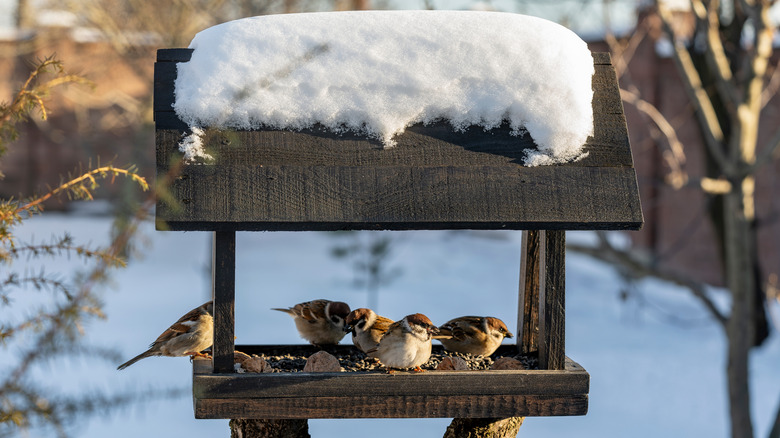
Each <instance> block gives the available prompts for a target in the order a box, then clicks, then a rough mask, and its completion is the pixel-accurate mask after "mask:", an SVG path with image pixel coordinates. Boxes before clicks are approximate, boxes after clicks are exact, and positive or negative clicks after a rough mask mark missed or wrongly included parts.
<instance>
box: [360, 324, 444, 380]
mask: <svg viewBox="0 0 780 438" xmlns="http://www.w3.org/2000/svg"><path fill="white" fill-rule="evenodd" d="M438 333H439V329H438V328H436V326H435V325H433V323H432V322H431V320H430V319H428V317H427V316H425V315H423V314H422V313H415V314H413V315H407V316H404V317H403V319H401V320H400V321H397V322H394V323H392V324H391V325H390V327H389V328H388V329H387V333H385V334H384V336H382V339H381V340H380V341H379V345H378V346H377V347H376V348H373V349H370V350H368V351H367V352H366V353H368V354H369V355H371V354H373V355H375V356H374V357H376V358H377V359H379V361H380V362H382V364H383V365H384V366H385V367H386V368H387V370H388V373H392V372H393V371H392V368H414V371H418V372H421V371H423V370H422V369H420V365H422V364H424V363H426V362H428V359H430V358H431V338H432V336H433V335H436V334H438Z"/></svg>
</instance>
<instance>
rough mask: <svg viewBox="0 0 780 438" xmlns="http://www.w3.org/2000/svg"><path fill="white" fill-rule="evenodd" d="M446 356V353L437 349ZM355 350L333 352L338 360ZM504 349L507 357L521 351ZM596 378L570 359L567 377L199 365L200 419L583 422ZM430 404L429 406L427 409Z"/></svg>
mask: <svg viewBox="0 0 780 438" xmlns="http://www.w3.org/2000/svg"><path fill="white" fill-rule="evenodd" d="M436 347H437V348H439V349H440V348H441V347H440V346H436ZM236 348H237V349H238V350H240V351H243V352H247V353H249V354H273V355H278V354H286V353H293V354H296V355H297V354H300V353H301V351H302V350H304V351H309V350H312V351H314V350H315V348H314V347H312V346H308V345H303V346H301V345H277V346H264V345H260V346H246V345H239V346H237V347H236ZM352 348H354V347H351V346H347V345H343V346H335V347H329V348H328V351H330V352H332V353H338V352H343V351H346V350H349V349H352ZM515 348H516V347H515V346H512V345H503V346H501V347H500V349H499V351H500V352H503V353H502V354H505V353H508V352H510V351H511V350H514V349H515ZM589 386H590V376H589V375H588V373H587V371H585V369H583V368H582V367H581V366H580V365H579V364H577V363H576V362H574V361H572V360H571V359H569V358H566V366H565V369H564V370H561V371H547V370H514V371H428V372H425V373H414V372H397V373H395V374H392V375H390V374H386V373H384V372H379V371H370V372H340V373H302V372H298V373H263V374H254V373H246V374H235V373H214V372H213V366H212V362H211V361H209V360H205V359H195V360H194V363H193V398H194V401H195V406H196V417H197V418H256V419H279V418H371V417H377V418H379V417H387V418H415V417H417V418H427V417H458V418H496V417H512V416H547V415H584V414H585V413H586V412H587V400H588V399H587V393H588V391H589ZM427 403H430V404H427Z"/></svg>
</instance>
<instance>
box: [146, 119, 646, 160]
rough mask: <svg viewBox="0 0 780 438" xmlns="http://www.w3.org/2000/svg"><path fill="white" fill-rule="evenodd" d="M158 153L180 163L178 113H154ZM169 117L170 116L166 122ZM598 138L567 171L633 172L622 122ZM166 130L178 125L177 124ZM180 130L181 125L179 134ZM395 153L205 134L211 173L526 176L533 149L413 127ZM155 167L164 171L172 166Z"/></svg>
mask: <svg viewBox="0 0 780 438" xmlns="http://www.w3.org/2000/svg"><path fill="white" fill-rule="evenodd" d="M157 114H158V116H157V123H158V126H157V138H156V141H157V148H158V149H161V150H162V151H165V152H166V153H165V154H164V156H166V157H169V156H173V155H177V156H180V155H181V153H179V152H178V148H179V146H178V145H179V142H180V141H181V136H182V134H183V133H184V131H185V130H186V128H182V129H178V128H176V129H169V130H166V129H162V128H161V127H160V123H162V122H164V120H163V118H164V117H168V116H170V114H173V113H157ZM166 114H167V115H166ZM599 117H600V122H599V123H598V124H597V136H595V137H591V138H589V139H588V141H587V143H586V144H585V150H586V152H588V156H587V157H586V158H584V159H582V160H580V161H576V162H573V163H567V164H566V166H567V167H632V165H633V162H632V160H631V154H630V148H629V145H628V139H627V137H626V130H625V119H624V117H623V116H622V115H616V114H605V115H601V116H599ZM166 123H181V122H180V121H179V120H178V119H175V120H174V119H171V120H168V122H166ZM181 126H183V125H180V127H181ZM396 140H397V142H398V145H397V146H395V147H393V148H383V147H382V145H381V143H379V142H378V141H376V140H372V139H369V138H366V137H362V136H357V135H355V134H352V135H349V134H342V135H339V134H334V133H332V132H328V131H324V130H317V129H310V130H302V131H284V130H263V131H218V130H214V129H207V130H206V134H205V135H204V136H203V137H202V144H203V146H204V149H205V150H206V151H207V152H208V153H209V154H210V155H212V156H213V157H215V160H214V161H212V162H210V163H209V165H216V166H220V165H225V166H227V165H231V164H235V163H243V164H251V165H262V166H267V165H278V164H288V165H300V166H304V165H306V166H318V165H325V164H328V165H341V166H412V165H415V166H446V165H455V164H463V163H472V162H474V163H475V164H484V165H505V166H510V167H516V168H522V167H523V166H522V161H523V157H524V151H525V150H530V149H534V148H535V147H536V146H535V144H534V143H533V140H532V139H531V137H530V136H528V134H526V135H524V136H521V137H516V136H513V135H512V134H511V130H510V129H509V127H507V126H503V127H500V128H496V129H493V130H492V131H490V132H488V133H485V131H483V130H482V129H481V128H479V127H471V128H469V129H466V130H464V131H463V132H453V131H452V130H451V128H450V127H449V125H448V124H446V123H436V124H431V125H428V126H423V125H414V126H411V127H409V128H407V130H406V132H405V133H404V134H402V135H399V136H397V137H396ZM158 165H160V166H162V167H165V166H168V165H169V162H168V161H167V160H166V161H162V162H160V163H158Z"/></svg>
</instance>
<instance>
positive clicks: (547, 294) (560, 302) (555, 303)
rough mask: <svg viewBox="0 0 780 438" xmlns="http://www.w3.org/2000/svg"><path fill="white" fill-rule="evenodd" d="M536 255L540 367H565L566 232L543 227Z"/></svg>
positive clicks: (550, 368) (557, 368)
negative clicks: (537, 263)
mask: <svg viewBox="0 0 780 438" xmlns="http://www.w3.org/2000/svg"><path fill="white" fill-rule="evenodd" d="M540 239H541V243H542V245H541V250H540V255H539V259H540V261H541V268H540V274H539V277H540V283H541V284H540V286H539V289H540V291H541V292H540V293H541V303H540V309H539V338H540V339H539V368H540V369H545V370H562V369H564V368H565V362H566V355H565V344H566V342H565V340H566V322H565V321H566V319H565V317H566V305H565V291H566V232H565V231H557V230H556V231H549V230H548V231H543V232H542V235H541V237H540Z"/></svg>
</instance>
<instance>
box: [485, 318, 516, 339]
mask: <svg viewBox="0 0 780 438" xmlns="http://www.w3.org/2000/svg"><path fill="white" fill-rule="evenodd" d="M485 322H486V324H487V327H488V333H490V334H491V335H492V336H495V337H499V336H501V337H502V338H511V337H513V335H512V333H511V332H510V331H509V329H508V328H506V324H504V321H501V320H500V319H498V318H494V317H492V316H488V317H486V318H485Z"/></svg>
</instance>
